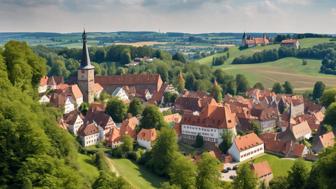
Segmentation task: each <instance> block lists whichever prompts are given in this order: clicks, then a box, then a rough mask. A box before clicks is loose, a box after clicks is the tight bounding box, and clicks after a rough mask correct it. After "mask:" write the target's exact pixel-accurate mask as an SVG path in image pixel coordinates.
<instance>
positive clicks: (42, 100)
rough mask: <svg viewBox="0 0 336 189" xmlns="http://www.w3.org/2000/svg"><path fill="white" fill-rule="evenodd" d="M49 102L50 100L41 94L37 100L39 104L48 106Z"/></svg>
mask: <svg viewBox="0 0 336 189" xmlns="http://www.w3.org/2000/svg"><path fill="white" fill-rule="evenodd" d="M49 102H50V98H49V97H48V96H47V95H46V94H43V95H42V96H41V97H40V99H39V103H40V104H48V103H49Z"/></svg>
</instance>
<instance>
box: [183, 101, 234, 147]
mask: <svg viewBox="0 0 336 189" xmlns="http://www.w3.org/2000/svg"><path fill="white" fill-rule="evenodd" d="M236 126H237V117H236V114H235V113H233V112H232V111H231V108H230V105H228V104H225V105H219V104H217V103H216V102H213V103H210V104H208V105H207V106H206V107H205V108H204V109H203V110H202V111H201V112H200V113H185V114H184V115H183V118H182V121H181V135H182V136H181V137H182V140H185V141H187V142H188V141H191V142H193V141H195V139H196V136H197V135H201V136H202V137H203V139H204V141H207V142H210V143H214V144H220V143H221V142H222V137H221V136H222V133H223V132H224V131H231V132H232V133H233V135H236Z"/></svg>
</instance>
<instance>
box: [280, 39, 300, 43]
mask: <svg viewBox="0 0 336 189" xmlns="http://www.w3.org/2000/svg"><path fill="white" fill-rule="evenodd" d="M296 42H298V40H297V39H285V40H282V41H281V44H296Z"/></svg>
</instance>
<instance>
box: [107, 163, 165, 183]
mask: <svg viewBox="0 0 336 189" xmlns="http://www.w3.org/2000/svg"><path fill="white" fill-rule="evenodd" d="M109 160H110V162H111V163H112V165H113V166H114V168H115V169H116V172H117V174H118V175H119V176H121V177H123V178H124V179H125V180H127V181H128V182H129V183H130V184H131V185H132V187H134V188H138V189H142V188H146V189H151V188H153V189H154V188H159V187H160V183H161V182H164V181H165V180H164V179H162V178H160V177H158V176H156V175H154V174H153V173H151V172H149V171H148V170H146V169H145V168H144V167H142V166H139V165H137V164H135V163H133V162H132V161H130V160H128V159H109Z"/></svg>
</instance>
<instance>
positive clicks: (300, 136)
mask: <svg viewBox="0 0 336 189" xmlns="http://www.w3.org/2000/svg"><path fill="white" fill-rule="evenodd" d="M290 131H291V133H292V135H293V137H294V138H293V139H294V140H295V141H302V140H304V139H309V138H310V137H312V131H311V129H310V127H309V125H308V122H307V121H304V122H301V123H299V124H296V125H292V126H291V127H290Z"/></svg>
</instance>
